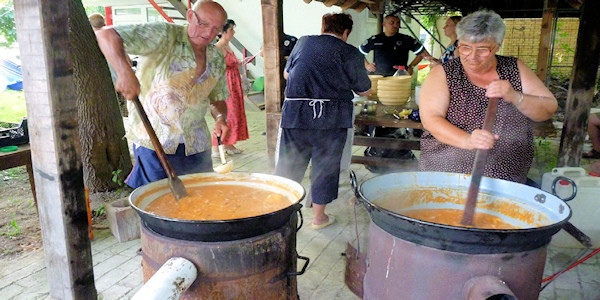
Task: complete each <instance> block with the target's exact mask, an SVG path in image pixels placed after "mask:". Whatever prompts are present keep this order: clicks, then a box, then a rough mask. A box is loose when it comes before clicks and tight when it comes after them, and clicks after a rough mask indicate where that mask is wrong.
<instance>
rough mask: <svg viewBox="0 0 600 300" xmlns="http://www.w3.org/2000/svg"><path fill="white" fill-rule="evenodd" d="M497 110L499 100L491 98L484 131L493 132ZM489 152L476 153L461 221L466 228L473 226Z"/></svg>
mask: <svg viewBox="0 0 600 300" xmlns="http://www.w3.org/2000/svg"><path fill="white" fill-rule="evenodd" d="M497 110H498V98H490V100H489V101H488V106H487V110H486V112H485V119H484V121H483V130H487V131H489V132H492V129H493V128H494V123H495V122H496V111H497ZM488 151H489V150H484V149H477V152H476V153H475V162H474V163H473V171H472V172H471V184H469V191H468V193H467V202H465V212H464V213H463V218H462V220H461V221H460V223H461V224H463V225H466V226H472V225H473V217H474V215H475V206H476V205H477V195H478V194H479V184H480V183H481V176H482V175H483V171H484V169H485V162H486V160H487V157H488Z"/></svg>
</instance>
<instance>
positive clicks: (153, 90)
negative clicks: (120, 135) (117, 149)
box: [114, 22, 229, 155]
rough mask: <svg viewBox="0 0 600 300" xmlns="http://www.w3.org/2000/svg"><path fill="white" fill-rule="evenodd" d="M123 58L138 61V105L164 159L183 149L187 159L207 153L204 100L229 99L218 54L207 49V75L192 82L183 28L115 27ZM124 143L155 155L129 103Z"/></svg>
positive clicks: (192, 62)
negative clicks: (147, 149)
mask: <svg viewBox="0 0 600 300" xmlns="http://www.w3.org/2000/svg"><path fill="white" fill-rule="evenodd" d="M114 29H115V30H116V31H117V32H118V33H119V35H120V36H121V38H122V39H123V44H124V46H125V51H126V52H127V53H128V54H133V55H139V56H140V62H139V65H138V68H137V74H136V75H137V77H138V79H139V80H140V85H141V94H140V101H141V102H142V105H143V106H144V110H145V111H146V114H147V115H148V118H149V119H150V123H151V124H152V127H153V128H154V130H155V131H156V135H157V136H158V139H159V141H160V142H161V144H162V146H163V148H164V150H165V152H166V153H167V154H174V153H175V150H176V149H177V146H179V144H180V143H182V142H183V143H185V153H186V155H191V154H195V153H199V152H203V151H205V150H207V149H208V148H210V147H211V144H210V140H209V138H210V135H211V132H210V131H209V130H208V126H207V124H206V121H205V119H204V116H205V115H206V111H207V109H208V107H209V104H210V102H209V100H212V101H222V100H225V99H227V98H228V97H229V91H228V89H227V81H226V77H225V59H224V57H223V54H222V53H221V52H220V51H218V49H217V48H216V47H215V46H213V45H209V46H207V48H206V71H205V72H204V74H202V75H201V76H200V78H198V79H196V80H195V81H193V80H192V79H193V77H194V75H195V72H196V58H195V55H194V51H193V48H192V45H191V44H190V41H189V38H188V35H187V26H181V25H175V24H170V23H164V22H160V23H149V24H138V25H124V26H115V27H114ZM127 105H128V110H129V118H128V122H127V126H126V127H127V134H126V137H127V138H128V139H130V140H132V141H133V142H135V143H136V144H138V145H140V146H143V147H146V148H150V149H154V147H153V146H152V142H151V141H150V138H149V136H148V133H147V132H146V129H145V128H144V125H143V123H142V121H141V119H140V116H139V114H138V112H137V110H136V109H135V107H134V105H133V103H132V102H131V101H128V104H127Z"/></svg>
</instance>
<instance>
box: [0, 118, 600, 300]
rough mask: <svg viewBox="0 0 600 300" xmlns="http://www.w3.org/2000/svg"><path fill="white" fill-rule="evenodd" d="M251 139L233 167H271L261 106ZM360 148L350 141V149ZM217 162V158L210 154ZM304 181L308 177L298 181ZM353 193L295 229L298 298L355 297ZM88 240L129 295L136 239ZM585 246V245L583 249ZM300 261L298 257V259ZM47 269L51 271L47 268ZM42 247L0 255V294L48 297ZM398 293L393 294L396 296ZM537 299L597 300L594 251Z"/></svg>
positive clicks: (113, 287) (563, 258) (113, 286)
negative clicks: (348, 261)
mask: <svg viewBox="0 0 600 300" xmlns="http://www.w3.org/2000/svg"><path fill="white" fill-rule="evenodd" d="M247 116H248V120H249V121H248V122H249V130H250V139H249V140H247V141H243V142H240V143H239V144H238V146H239V148H241V149H244V150H245V151H244V153H242V154H239V155H235V156H232V159H233V160H234V161H235V165H236V170H235V171H242V172H261V173H271V170H270V169H269V167H268V165H267V155H266V151H265V150H264V149H265V145H266V138H265V135H264V134H263V133H264V131H265V128H264V120H265V113H264V112H263V111H258V112H254V111H249V112H248V113H247ZM363 149H364V148H362V147H354V149H353V151H354V152H355V153H361V152H362V151H363ZM215 162H216V160H215ZM352 169H353V170H355V172H356V173H357V176H358V178H359V181H361V182H362V181H364V180H366V179H368V178H371V177H373V176H376V174H373V173H371V172H369V171H368V170H366V169H365V168H364V166H362V165H356V164H354V165H352ZM303 185H304V187H305V188H308V187H309V181H308V180H307V178H305V180H304V181H303ZM352 198H353V193H352V191H351V188H350V185H349V183H348V181H347V180H345V179H343V180H342V181H341V186H340V193H339V198H338V199H337V200H335V201H334V202H333V203H332V204H330V205H328V206H327V213H329V214H332V215H334V216H335V217H336V220H337V222H336V224H334V225H332V226H329V227H327V228H325V229H322V230H319V231H315V230H313V229H311V228H310V226H308V225H304V227H303V228H301V229H300V230H299V232H298V235H297V245H296V248H297V251H298V253H299V254H300V255H302V256H307V257H309V258H310V259H311V262H310V265H309V266H308V269H307V270H306V273H305V274H303V275H301V276H299V277H298V294H299V295H300V298H301V299H358V297H356V296H355V295H354V294H353V293H352V292H351V291H350V290H349V289H348V288H347V287H346V285H345V284H344V270H345V258H344V257H343V256H342V255H341V254H342V253H343V252H344V251H345V247H346V244H347V242H349V241H354V240H355V238H356V233H355V226H354V224H355V221H354V205H353V204H352ZM301 211H302V214H303V215H304V221H305V224H310V223H311V221H312V210H311V209H310V208H307V207H304V208H302V210H301ZM356 216H357V221H358V223H357V224H358V226H357V227H358V230H359V232H360V235H361V236H360V240H362V241H363V244H364V240H365V239H366V238H367V237H366V235H367V232H368V231H367V227H368V224H369V222H370V219H369V216H368V213H367V212H366V210H365V209H364V208H362V207H361V206H357V209H356ZM94 235H95V238H94V240H93V241H92V253H93V261H94V278H95V282H96V289H97V291H98V293H99V295H100V297H101V299H103V300H111V299H129V298H130V297H131V296H132V295H133V294H135V292H136V291H137V290H138V289H139V288H140V287H141V286H142V282H143V279H142V271H141V256H140V255H138V253H137V250H138V249H139V248H140V240H139V239H136V240H132V241H129V242H124V243H119V242H118V241H117V240H116V239H115V238H114V237H113V236H112V235H111V233H110V231H109V230H107V229H104V230H95V232H94ZM580 252H581V251H580V250H579V249H567V248H558V247H554V246H552V244H551V245H550V246H549V247H548V255H547V261H546V266H545V271H544V277H547V276H550V275H551V274H554V273H555V272H558V271H560V270H563V269H564V268H565V267H566V266H568V265H569V264H570V263H571V262H572V261H573V259H574V258H575V257H576V256H578V254H580ZM588 252H589V251H588ZM299 263H300V264H301V263H302V262H299ZM50 275H51V274H50ZM47 276H48V274H47V273H46V269H45V261H44V253H43V251H42V250H40V251H34V252H31V253H28V254H27V255H25V256H23V257H21V258H19V259H15V260H11V261H0V299H49V298H50V297H49V292H48V291H49V287H48V284H47ZM401 298H402V297H400V296H399V297H398V299H401ZM540 299H548V300H550V299H565V300H579V299H585V300H597V299H600V261H599V258H598V256H594V257H592V258H591V259H589V260H587V261H586V262H584V263H582V264H580V265H579V266H577V267H575V268H573V269H572V270H569V271H568V272H566V273H564V274H562V275H561V276H559V277H558V278H557V279H556V280H554V281H553V282H551V283H550V284H549V285H548V286H547V287H546V288H545V289H544V290H543V291H542V293H541V295H540Z"/></svg>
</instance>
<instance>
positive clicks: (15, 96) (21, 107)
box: [0, 90, 27, 123]
mask: <svg viewBox="0 0 600 300" xmlns="http://www.w3.org/2000/svg"><path fill="white" fill-rule="evenodd" d="M23 117H27V108H26V107H25V94H24V93H23V91H13V90H5V91H0V121H2V122H11V123H20V122H21V120H22V119H23Z"/></svg>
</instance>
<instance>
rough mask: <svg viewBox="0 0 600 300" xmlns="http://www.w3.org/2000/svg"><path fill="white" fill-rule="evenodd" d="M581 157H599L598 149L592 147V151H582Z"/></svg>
mask: <svg viewBox="0 0 600 300" xmlns="http://www.w3.org/2000/svg"><path fill="white" fill-rule="evenodd" d="M583 158H600V151H596V150H595V149H592V151H590V152H586V153H584V154H583Z"/></svg>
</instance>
